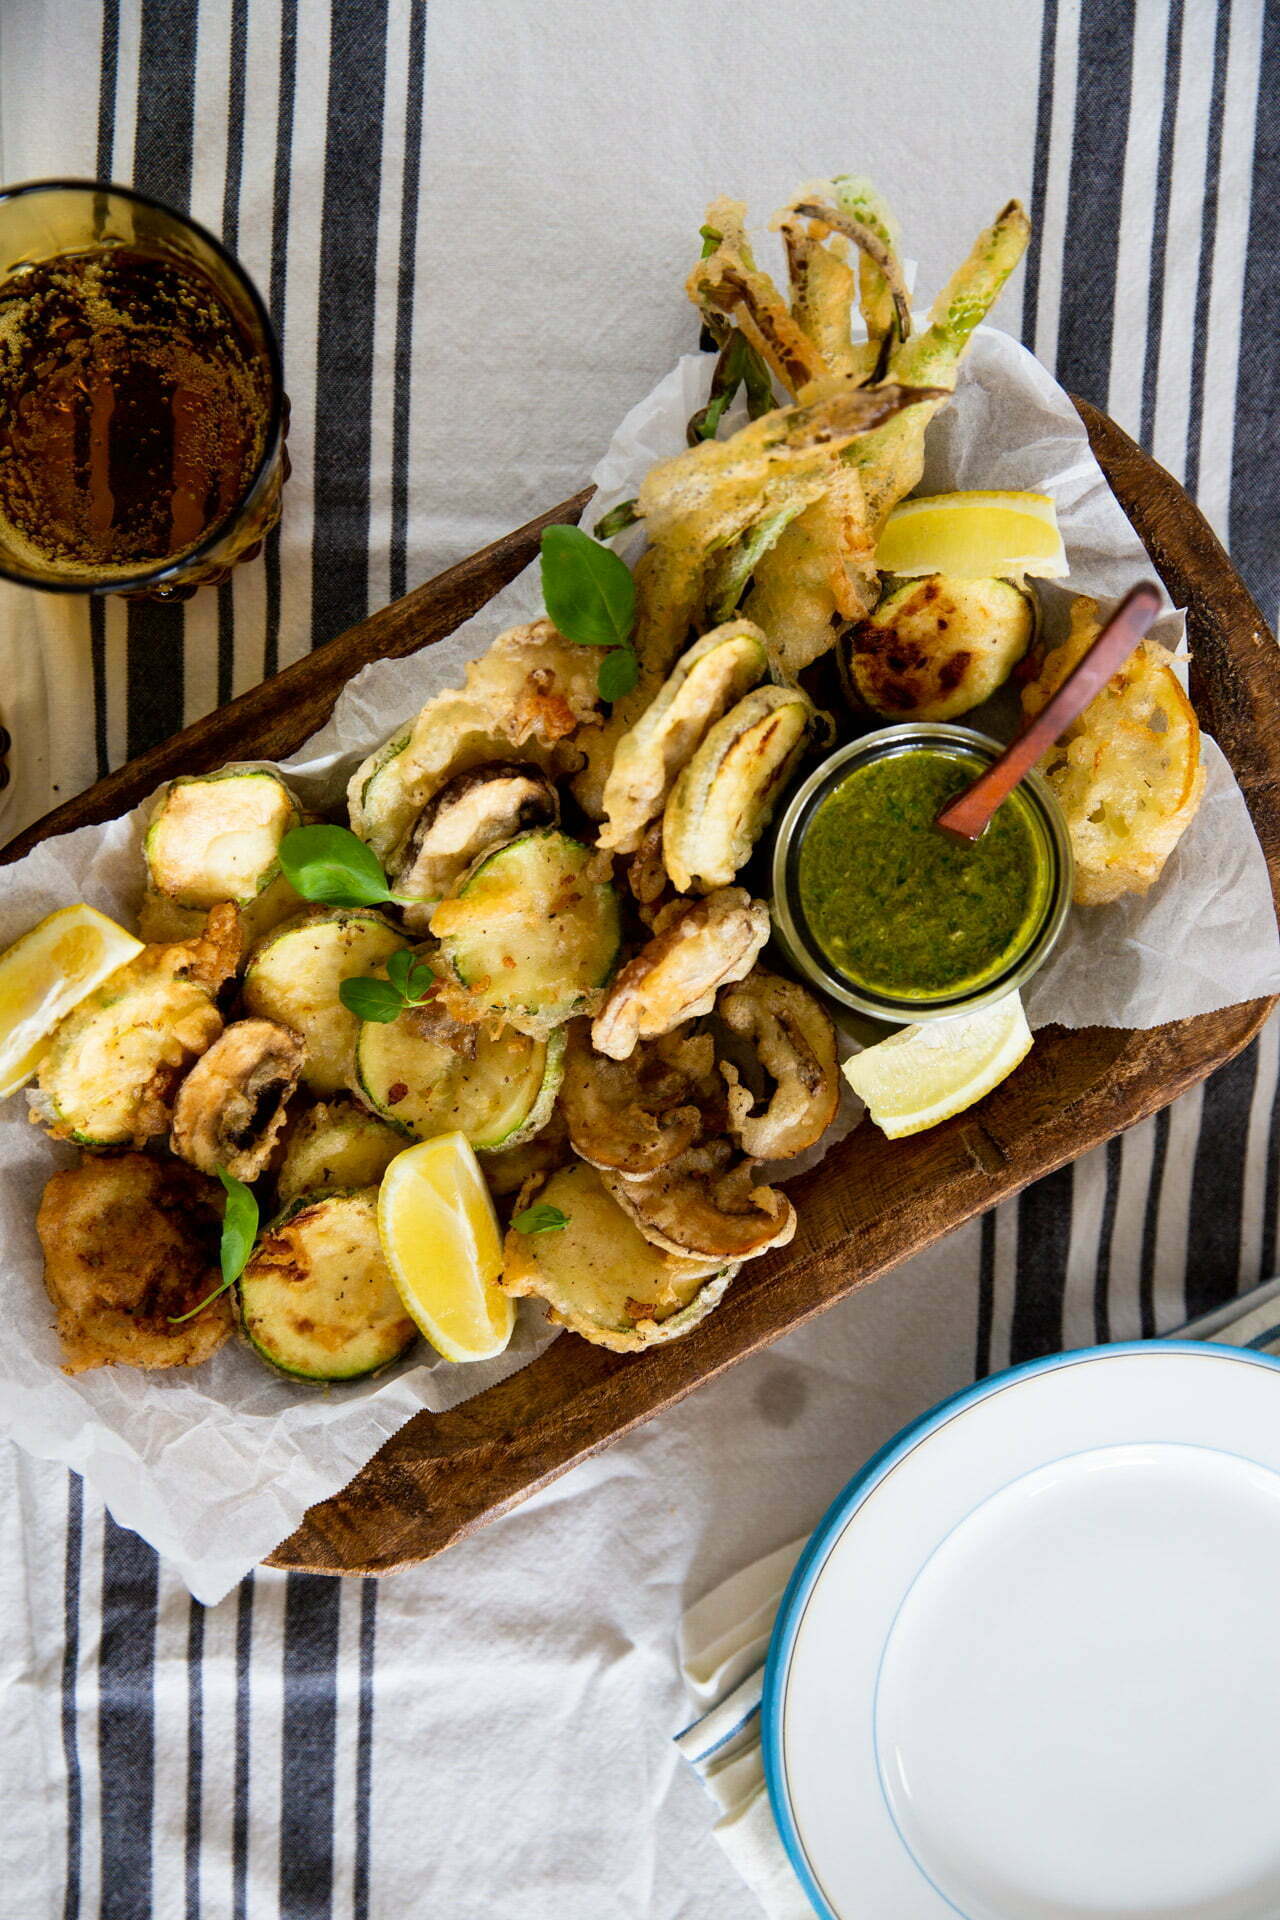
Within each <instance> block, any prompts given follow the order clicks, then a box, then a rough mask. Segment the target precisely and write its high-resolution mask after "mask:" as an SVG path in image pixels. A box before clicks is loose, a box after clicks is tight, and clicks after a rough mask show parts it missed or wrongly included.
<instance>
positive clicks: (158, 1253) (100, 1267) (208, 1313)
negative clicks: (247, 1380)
mask: <svg viewBox="0 0 1280 1920" xmlns="http://www.w3.org/2000/svg"><path fill="white" fill-rule="evenodd" d="M220 1200H221V1195H220V1193H219V1190H218V1188H217V1187H216V1185H215V1184H214V1183H213V1182H212V1181H210V1180H207V1179H205V1177H204V1176H203V1174H199V1173H196V1172H195V1171H194V1170H193V1169H192V1168H191V1167H186V1166H183V1165H182V1164H181V1163H180V1162H178V1161H162V1160H153V1159H150V1158H149V1157H148V1156H147V1155H146V1154H143V1153H125V1154H119V1155H116V1156H113V1157H111V1158H108V1159H94V1158H90V1159H85V1160H82V1161H81V1162H80V1164H79V1165H78V1166H75V1167H70V1168H67V1169H65V1170H64V1171H63V1172H61V1173H55V1174H54V1176H53V1178H52V1179H51V1180H50V1181H49V1182H48V1184H47V1185H46V1187H45V1190H44V1197H43V1199H42V1200H41V1202H40V1211H39V1213H38V1214H37V1216H36V1231H37V1233H38V1234H39V1236H40V1244H41V1246H42V1247H43V1248H44V1283H45V1287H46V1289H47V1290H48V1294H49V1298H50V1300H51V1301H52V1302H53V1304H54V1306H55V1307H56V1308H57V1310H58V1320H57V1326H58V1336H59V1338H60V1339H61V1341H62V1352H63V1368H64V1370H65V1371H66V1372H67V1373H83V1372H85V1371H87V1369H89V1368H90V1367H109V1366H121V1367H145V1368H156V1367H194V1366H199V1365H200V1363H201V1362H202V1361H204V1360H208V1359H210V1358H211V1356H212V1355H213V1354H215V1353H216V1352H217V1351H218V1348H219V1347H220V1346H221V1345H222V1343H223V1341H224V1340H225V1339H226V1338H227V1335H228V1334H229V1333H230V1331H231V1323H232V1316H231V1305H230V1301H229V1299H228V1298H227V1296H226V1295H225V1294H224V1295H223V1296H222V1298H221V1299H219V1300H214V1301H212V1302H211V1303H210V1305H209V1306H207V1307H206V1308H205V1310H204V1312H203V1313H199V1314H197V1315H196V1316H195V1318H194V1319H191V1320H183V1321H182V1322H181V1323H180V1324H178V1325H175V1324H174V1321H175V1320H176V1319H177V1317H178V1316H179V1315H181V1314H185V1313H189V1312H190V1311H191V1309H192V1308H193V1307H195V1306H198V1305H199V1303H200V1302H201V1300H203V1299H204V1298H205V1296H206V1295H207V1294H210V1293H212V1292H213V1290H214V1289H215V1288H216V1286H217V1285H218V1279H219V1274H218V1242H219V1236H220V1233H221V1218H220V1214H221V1209H220V1206H219V1201H220Z"/></svg>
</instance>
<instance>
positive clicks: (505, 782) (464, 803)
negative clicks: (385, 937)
mask: <svg viewBox="0 0 1280 1920" xmlns="http://www.w3.org/2000/svg"><path fill="white" fill-rule="evenodd" d="M559 820H560V801H559V796H558V795H557V793H556V789H555V786H554V785H553V783H552V782H551V781H550V780H549V779H548V778H547V776H546V774H545V773H543V772H542V771H541V770H540V769H539V768H538V767H534V766H527V767H526V766H520V765H518V764H515V763H513V762H510V761H505V762H504V761H499V762H491V763H490V764H489V765H488V766H483V767H472V768H471V769H470V770H469V771H468V772H466V773H459V774H455V776H454V778H453V779H452V780H449V781H446V783H445V785H444V786H443V787H441V788H440V790H439V792H438V793H436V794H434V795H433V796H432V798H431V799H430V800H428V802H427V804H426V806H425V807H424V808H423V809H422V812H421V813H420V814H419V815H418V819H417V822H416V824H415V826H414V827H413V830H412V832H411V833H410V835H409V838H408V839H407V840H406V841H405V844H404V849H403V851H402V853H401V854H400V857H399V859H398V860H397V863H396V868H395V873H394V879H395V884H396V891H397V892H398V893H399V894H401V895H408V896H409V897H410V898H411V899H413V900H415V901H417V900H420V901H422V903H423V904H422V906H420V907H418V906H411V907H407V908H406V909H405V916H404V917H405V921H406V923H407V924H408V925H409V926H411V927H414V928H415V929H419V928H424V927H425V926H426V924H427V921H428V920H429V918H430V908H431V906H432V905H433V904H434V903H435V902H436V901H438V900H442V899H443V898H444V896H445V894H446V893H448V891H449V889H450V888H451V887H452V886H453V884H454V882H455V881H456V880H458V879H459V878H460V877H461V876H462V874H464V873H465V872H466V870H467V868H468V867H469V866H470V865H471V863H472V861H473V860H474V859H475V858H476V857H477V855H478V854H481V853H484V852H485V851H486V850H487V849H488V848H489V847H497V846H501V845H502V843H503V841H505V840H511V839H513V838H514V837H515V835H516V834H518V833H523V832H524V831H525V829H526V828H528V827H554V826H556V825H558V823H559Z"/></svg>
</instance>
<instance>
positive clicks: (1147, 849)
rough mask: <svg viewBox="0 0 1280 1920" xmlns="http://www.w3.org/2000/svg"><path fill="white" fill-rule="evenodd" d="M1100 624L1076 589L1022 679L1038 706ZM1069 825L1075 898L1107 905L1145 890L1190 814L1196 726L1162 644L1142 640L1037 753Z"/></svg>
mask: <svg viewBox="0 0 1280 1920" xmlns="http://www.w3.org/2000/svg"><path fill="white" fill-rule="evenodd" d="M1098 627H1099V621H1098V609H1097V605H1096V604H1095V602H1094V601H1092V600H1086V599H1083V598H1079V599H1077V600H1076V601H1075V603H1074V604H1073V606H1072V609H1071V631H1070V633H1069V635H1068V637H1067V639H1066V640H1065V641H1064V642H1063V644H1062V645H1061V646H1059V647H1054V648H1053V649H1052V650H1051V651H1050V653H1049V654H1048V655H1047V656H1046V658H1045V661H1044V664H1043V666H1042V667H1041V670H1040V673H1039V675H1038V677H1037V678H1036V679H1035V680H1033V681H1032V682H1031V683H1030V685H1029V686H1027V687H1025V688H1024V689H1023V693H1022V704H1023V706H1024V708H1025V709H1026V711H1027V713H1028V714H1029V715H1035V714H1037V713H1039V712H1040V710H1041V708H1042V707H1043V706H1044V705H1045V704H1046V703H1047V701H1048V700H1049V699H1050V697H1051V695H1052V694H1053V693H1054V692H1055V691H1056V690H1057V688H1058V687H1060V686H1061V684H1062V682H1063V681H1064V680H1065V679H1066V677H1067V675H1068V674H1069V673H1070V672H1071V670H1072V668H1073V667H1074V666H1075V665H1076V663H1077V661H1078V660H1079V659H1080V658H1081V656H1082V654H1084V653H1085V652H1086V650H1087V649H1088V648H1089V647H1090V646H1091V645H1092V643H1093V641H1094V639H1095V638H1096V637H1097V633H1098ZM1040 771H1041V772H1042V773H1043V774H1044V777H1045V779H1046V780H1047V781H1048V782H1049V785H1050V786H1051V787H1052V789H1053V792H1054V795H1055V796H1056V798H1057V800H1058V803H1059V805H1060V806H1061V808H1062V811H1063V813H1064V814H1065V815H1066V821H1067V831H1068V832H1069V834H1070V835H1071V850H1072V853H1073V854H1074V856H1075V879H1074V883H1073V886H1072V898H1073V899H1074V900H1075V902H1076V904H1077V906H1082V907H1097V906H1105V905H1106V904H1107V903H1108V902H1109V901H1112V900H1118V899H1120V898H1121V896H1122V895H1124V894H1126V893H1146V891H1147V889H1148V888H1149V887H1151V886H1153V885H1154V884H1155V882H1156V881H1157V880H1158V879H1159V877H1160V875H1161V873H1162V872H1163V871H1164V864H1165V861H1166V860H1167V859H1168V858H1169V855H1170V854H1171V853H1172V852H1173V850H1174V848H1175V847H1176V846H1177V844H1178V842H1179V840H1180V839H1181V838H1182V836H1183V834H1184V833H1185V832H1186V830H1187V828H1188V827H1189V826H1190V824H1191V822H1192V820H1193V819H1194V817H1195V812H1196V809H1197V807H1198V806H1199V805H1200V799H1201V796H1202V794H1203V793H1204V781H1205V773H1204V768H1203V767H1202V766H1201V764H1200V727H1199V723H1198V721H1197V720H1196V716H1195V711H1194V709H1193V707H1192V705H1191V702H1190V701H1189V700H1188V698H1187V696H1186V694H1185V693H1184V692H1183V690H1182V686H1181V683H1180V682H1179V680H1178V677H1177V675H1176V674H1175V673H1174V671H1173V668H1172V667H1171V666H1170V664H1169V655H1168V653H1167V651H1166V650H1165V648H1164V647H1162V646H1160V645H1159V644H1158V642H1156V641H1154V640H1144V641H1142V643H1141V645H1140V646H1139V647H1138V648H1137V649H1136V651H1135V652H1134V653H1132V654H1130V656H1129V658H1128V660H1126V662H1125V664H1124V665H1123V666H1122V667H1121V668H1120V671H1119V672H1118V673H1113V674H1112V676H1111V678H1110V680H1108V682H1107V684H1106V686H1105V687H1104V688H1103V689H1102V692H1101V693H1100V694H1098V695H1096V697H1095V698H1094V699H1092V700H1091V701H1090V702H1089V705H1088V706H1087V707H1086V708H1085V710H1084V712H1083V713H1082V714H1081V716H1080V718H1079V719H1078V720H1076V721H1073V723H1072V724H1071V726H1069V727H1068V728H1067V731H1066V732H1065V733H1064V734H1063V736H1062V738H1061V739H1060V740H1058V741H1056V742H1055V744H1054V745H1053V746H1052V747H1051V748H1050V749H1049V751H1048V753H1047V754H1045V756H1044V757H1043V759H1042V760H1041V761H1040Z"/></svg>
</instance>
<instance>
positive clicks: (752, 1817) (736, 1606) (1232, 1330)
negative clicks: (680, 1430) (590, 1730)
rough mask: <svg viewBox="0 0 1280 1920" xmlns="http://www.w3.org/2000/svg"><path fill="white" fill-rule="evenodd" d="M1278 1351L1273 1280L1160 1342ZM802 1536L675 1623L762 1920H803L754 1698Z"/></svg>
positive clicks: (735, 1847)
mask: <svg viewBox="0 0 1280 1920" xmlns="http://www.w3.org/2000/svg"><path fill="white" fill-rule="evenodd" d="M1164 1337H1165V1338H1166V1339H1170V1340H1174V1339H1177V1340H1216V1341H1219V1342H1221V1344H1222V1345H1223V1346H1228V1347H1248V1348H1250V1349H1252V1350H1253V1351H1254V1352H1255V1353H1280V1278H1277V1279H1274V1280H1268V1281H1266V1282H1265V1283H1264V1284H1263V1285H1262V1286H1260V1287H1255V1288H1253V1290H1252V1291H1251V1292H1249V1293H1246V1294H1242V1295H1241V1296H1240V1298H1239V1299H1237V1300H1230V1301H1228V1302H1227V1304H1226V1305H1225V1306H1222V1307H1217V1308H1215V1309H1214V1310H1213V1312H1212V1313H1207V1314H1205V1315H1203V1316H1202V1317H1201V1318H1200V1319H1198V1320H1192V1321H1190V1322H1189V1323H1188V1324H1187V1325H1186V1326H1183V1327H1175V1328H1173V1329H1172V1330H1171V1331H1170V1332H1169V1333H1168V1334H1166V1335H1165V1336H1164ZM808 1539H809V1536H808V1535H807V1534H806V1535H804V1536H803V1537H802V1538H801V1539H799V1540H793V1541H792V1542H791V1543H790V1545H788V1546H785V1547H779V1548H778V1549H777V1551H776V1552H774V1553H770V1554H767V1555H766V1556H765V1558H764V1559H763V1560H757V1561H755V1562H754V1563H753V1564H752V1565H751V1566H749V1567H745V1568H743V1570H742V1571H741V1572H740V1573H735V1574H733V1575H732V1576H731V1577H730V1578H729V1579H728V1580H725V1581H723V1582H722V1583H721V1585H720V1586H718V1587H714V1588H713V1589H712V1591H711V1592H710V1593H708V1594H706V1595H705V1596H704V1597H703V1599H701V1600H699V1601H697V1602H696V1604H695V1605H694V1606H692V1607H690V1608H689V1609H688V1611H687V1612H686V1613H685V1615H684V1616H683V1618H682V1620H681V1622H680V1670H681V1673H682V1674H683V1676H684V1682H685V1686H686V1688H687V1690H688V1694H689V1699H690V1702H691V1704H693V1705H694V1706H695V1707H696V1708H697V1709H698V1717H697V1719H695V1720H694V1721H692V1722H691V1723H690V1725H689V1726H687V1727H686V1728H685V1729H684V1731H683V1733H680V1734H678V1735H677V1736H676V1745H677V1747H679V1749H680V1751H681V1753H682V1754H683V1755H684V1757H685V1759H686V1760H687V1761H688V1762H689V1765H690V1766H691V1767H692V1768H693V1770H694V1772H695V1773H696V1774H697V1775H698V1778H699V1779H700V1780H701V1781H702V1784H703V1786H704V1787H705V1788H706V1789H707V1792H708V1793H709V1794H710V1795H711V1797H712V1799H713V1800H714V1801H715V1803H716V1806H717V1807H718V1808H719V1815H718V1817H717V1820H716V1823H715V1826H714V1828H713V1829H712V1831H713V1832H714V1834H715V1836H716V1839H717V1840H718V1841H719V1842H720V1845H721V1846H722V1847H723V1848H724V1850H725V1852H726V1853H727V1854H728V1856H729V1859H730V1860H731V1861H732V1862H733V1865H734V1866H735V1867H736V1868H737V1870H738V1872H739V1873H740V1874H741V1875H742V1878H743V1879H744V1880H745V1881H746V1883H747V1885H748V1886H749V1887H750V1888H751V1891H752V1892H753V1893H754V1894H755V1896H756V1898H757V1900H758V1901H759V1902H760V1905H761V1906H762V1907H763V1909H764V1911H765V1913H766V1914H768V1915H769V1916H770V1920H812V1915H813V1908H812V1907H811V1906H810V1904H809V1900H808V1897H807V1895H806V1894H805V1893H804V1891H803V1889H802V1888H801V1885H800V1882H799V1881H798V1880H797V1879H796V1876H795V1874H794V1873H793V1871H792V1869H791V1865H790V1862H789V1861H788V1859H787V1856H786V1853H785V1851H784V1849H783V1845H782V1841H781V1840H780V1839H779V1837H778V1829H777V1827H776V1826H775V1824H774V1819H773V1811H772V1809H771V1807H770V1805H769V1793H768V1789H767V1787H766V1785H765V1777H764V1760H763V1755H762V1752H761V1742H760V1699H761V1695H762V1693H763V1690H764V1663H765V1655H766V1654H767V1652H768V1650H769V1636H770V1634H771V1633H772V1631H773V1621H774V1615H775V1614H776V1613H777V1610H778V1605H779V1602H780V1601H781V1599H782V1596H783V1593H784V1592H785V1591H786V1586H787V1582H788V1580H790V1578H791V1574H792V1571H793V1570H794V1568H795V1564H796V1561H797V1560H798V1559H799V1558H800V1555H801V1553H802V1551H803V1550H804V1548H805V1547H806V1546H807V1544H808Z"/></svg>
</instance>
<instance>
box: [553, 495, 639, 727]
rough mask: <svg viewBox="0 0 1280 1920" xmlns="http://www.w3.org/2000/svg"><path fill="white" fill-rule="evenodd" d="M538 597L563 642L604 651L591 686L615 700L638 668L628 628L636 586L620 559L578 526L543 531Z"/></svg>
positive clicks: (632, 620)
mask: <svg viewBox="0 0 1280 1920" xmlns="http://www.w3.org/2000/svg"><path fill="white" fill-rule="evenodd" d="M542 598H543V601H544V603H545V605H546V609H547V613H548V614H549V616H550V618H551V620H552V621H553V622H554V624H555V626H556V627H557V628H558V629H559V631H560V632H561V633H562V634H563V635H564V637H565V639H566V640H573V641H576V642H577V644H578V645H579V646H582V647H608V648H609V649H610V651H609V652H608V653H607V654H606V655H605V657H604V659H603V660H602V661H601V662H600V672H599V674H598V676H597V679H596V685H597V686H598V688H599V689H600V697H601V698H602V699H604V700H620V699H621V698H622V696H623V694H624V693H630V691H631V689H632V687H634V685H635V683H636V678H637V675H638V672H639V667H638V664H637V661H636V655H635V648H634V647H633V646H632V644H631V630H632V628H633V627H634V626H635V621H636V584H635V581H634V580H633V579H632V578H631V569H630V567H629V566H628V565H627V563H626V561H625V560H620V559H619V558H618V555H617V554H616V553H615V552H614V551H613V549H612V548H611V547H605V546H602V545H601V544H600V542H599V541H598V540H593V539H592V538H591V535H590V534H589V533H584V532H583V531H582V528H581V527H548V528H547V530H546V532H545V533H544V534H543V536H542Z"/></svg>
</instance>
